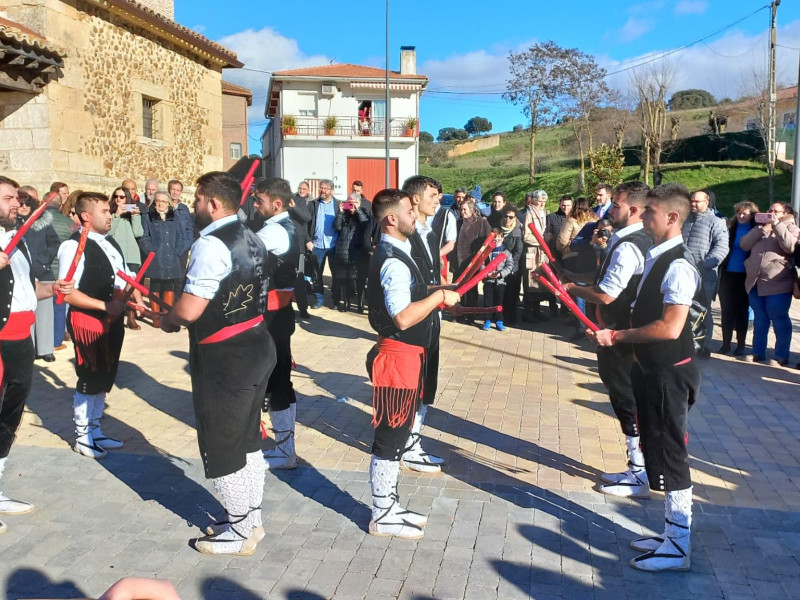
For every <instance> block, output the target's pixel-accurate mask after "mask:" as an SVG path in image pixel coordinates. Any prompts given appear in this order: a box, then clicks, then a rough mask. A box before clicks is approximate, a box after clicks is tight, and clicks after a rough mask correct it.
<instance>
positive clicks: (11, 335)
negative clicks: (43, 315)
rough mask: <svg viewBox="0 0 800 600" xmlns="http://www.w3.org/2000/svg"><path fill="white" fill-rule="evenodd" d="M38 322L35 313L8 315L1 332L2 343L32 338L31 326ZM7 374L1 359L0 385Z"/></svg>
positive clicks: (0, 339) (26, 312) (25, 312)
mask: <svg viewBox="0 0 800 600" xmlns="http://www.w3.org/2000/svg"><path fill="white" fill-rule="evenodd" d="M35 320H36V315H35V313H34V312H33V311H24V312H15V313H11V314H10V315H8V321H7V322H6V324H5V326H3V329H2V331H0V341H7V342H17V341H19V340H25V339H28V338H29V337H31V326H32V325H33V322H34V321H35ZM5 373H6V369H5V366H4V365H3V360H2V358H0V383H2V381H3V376H4V375H5Z"/></svg>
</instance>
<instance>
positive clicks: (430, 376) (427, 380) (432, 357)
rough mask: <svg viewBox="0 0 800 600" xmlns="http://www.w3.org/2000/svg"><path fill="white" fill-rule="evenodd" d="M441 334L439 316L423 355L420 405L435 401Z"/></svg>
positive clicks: (435, 320)
mask: <svg viewBox="0 0 800 600" xmlns="http://www.w3.org/2000/svg"><path fill="white" fill-rule="evenodd" d="M441 332H442V322H441V320H440V319H439V316H438V315H436V318H435V319H434V322H433V331H432V332H431V345H430V346H429V347H428V350H427V351H426V353H425V370H424V372H423V375H422V403H423V404H427V405H428V406H430V405H431V404H433V401H434V400H435V399H436V390H437V389H438V388H439V336H440V334H441Z"/></svg>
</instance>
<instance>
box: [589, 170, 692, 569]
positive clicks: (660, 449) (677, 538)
mask: <svg viewBox="0 0 800 600" xmlns="http://www.w3.org/2000/svg"><path fill="white" fill-rule="evenodd" d="M690 200H691V196H690V194H689V191H688V190H687V189H686V188H685V187H684V186H682V185H680V184H676V183H669V184H666V185H662V186H659V187H656V188H655V189H653V190H651V191H650V192H648V194H647V200H646V204H645V208H644V215H643V218H642V220H643V222H644V230H645V231H646V232H647V233H648V235H650V237H651V238H652V239H653V243H654V244H655V245H654V246H653V247H652V248H651V249H650V250H649V251H648V252H647V256H646V258H645V267H644V275H643V276H642V280H641V281H640V282H639V289H638V290H637V293H636V300H635V302H634V305H633V312H632V313H631V326H630V328H629V329H618V330H614V329H602V330H600V331H598V332H596V333H593V332H588V333H587V335H589V337H590V339H593V340H594V341H595V342H596V343H597V344H598V345H599V346H614V345H615V344H620V343H624V344H632V345H633V353H634V363H633V369H632V371H631V381H632V383H633V394H634V397H635V398H636V408H637V412H638V415H639V425H640V428H641V438H642V450H643V452H644V459H645V466H646V469H647V475H648V478H649V483H650V487H651V488H652V489H655V490H660V491H663V492H665V494H666V498H665V505H666V511H665V512H666V518H665V520H666V527H665V530H664V533H663V534H662V535H660V536H652V537H642V538H638V539H636V540H634V541H633V542H631V547H632V548H633V549H634V550H639V551H641V552H644V554H642V555H641V556H637V557H636V558H634V559H632V560H631V563H630V564H631V566H632V567H634V568H635V569H639V570H642V571H653V572H655V571H686V570H688V569H689V565H690V555H691V549H690V528H691V524H692V479H691V472H690V469H689V453H688V451H687V449H686V440H687V431H688V411H689V408H690V407H691V406H692V404H694V402H695V400H696V399H697V393H698V391H699V389H700V370H699V369H698V367H697V363H696V362H695V360H694V358H695V350H694V341H693V339H692V330H691V326H690V324H689V319H688V316H689V308H690V306H691V305H692V300H693V298H694V297H695V295H696V294H697V291H698V289H699V286H700V274H699V273H698V272H697V269H696V268H695V267H694V265H693V264H692V257H691V254H690V253H689V251H688V249H687V248H686V246H684V245H683V238H682V237H681V226H682V225H683V223H684V221H686V218H687V216H688V215H689V206H690Z"/></svg>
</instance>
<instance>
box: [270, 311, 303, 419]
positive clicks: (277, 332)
mask: <svg viewBox="0 0 800 600" xmlns="http://www.w3.org/2000/svg"><path fill="white" fill-rule="evenodd" d="M269 317H270V323H269V326H268V329H269V333H270V335H271V336H272V341H273V342H274V343H275V368H274V369H272V374H270V376H269V382H268V383H267V391H266V402H265V404H268V405H269V409H271V410H286V409H287V408H289V406H290V405H292V404H294V403H295V402H297V396H296V395H295V393H294V385H293V384H292V334H293V333H294V330H295V324H294V309H293V308H292V306H291V304H290V305H289V306H284V307H283V308H281V309H280V310H277V311H275V312H274V313H270V314H269Z"/></svg>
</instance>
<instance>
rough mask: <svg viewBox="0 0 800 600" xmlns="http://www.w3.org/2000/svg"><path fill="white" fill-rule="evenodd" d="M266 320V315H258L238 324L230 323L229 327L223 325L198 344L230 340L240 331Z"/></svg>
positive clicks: (242, 331)
mask: <svg viewBox="0 0 800 600" xmlns="http://www.w3.org/2000/svg"><path fill="white" fill-rule="evenodd" d="M263 321H264V315H258V316H257V317H253V318H252V319H250V320H249V321H244V322H242V323H237V324H236V325H228V326H227V327H223V328H222V329H220V330H219V331H217V332H216V333H212V334H211V335H210V336H208V337H207V338H204V339H202V340H200V341H199V342H198V344H217V343H219V342H224V341H225V340H229V339H231V338H232V337H236V336H237V335H239V334H240V333H244V332H245V331H247V330H248V329H252V328H253V327H255V326H256V325H258V324H259V323H261V322H263Z"/></svg>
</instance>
